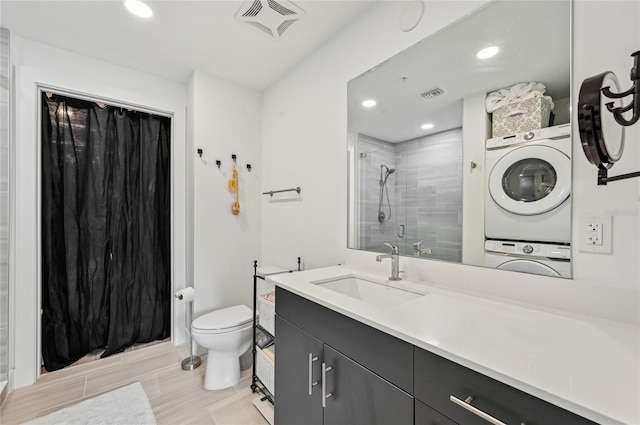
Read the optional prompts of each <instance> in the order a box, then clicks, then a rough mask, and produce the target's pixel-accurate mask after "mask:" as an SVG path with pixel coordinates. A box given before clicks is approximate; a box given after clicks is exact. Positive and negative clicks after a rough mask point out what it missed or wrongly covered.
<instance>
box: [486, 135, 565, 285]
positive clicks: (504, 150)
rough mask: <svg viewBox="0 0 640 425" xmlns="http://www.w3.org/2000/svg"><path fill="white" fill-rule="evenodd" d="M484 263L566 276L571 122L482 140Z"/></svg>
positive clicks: (503, 267) (523, 270)
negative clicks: (483, 166) (484, 178)
mask: <svg viewBox="0 0 640 425" xmlns="http://www.w3.org/2000/svg"><path fill="white" fill-rule="evenodd" d="M485 161H486V168H485V169H486V171H487V179H486V185H485V186H486V189H485V190H486V193H485V265H486V266H488V267H493V268H497V269H502V270H511V271H521V272H527V273H535V274H540V275H545V276H557V277H571V263H570V259H571V249H570V244H571V199H570V194H571V124H563V125H558V126H554V127H547V128H541V129H537V130H532V131H528V132H525V133H518V134H514V135H510V136H505V137H496V138H492V139H488V140H487V144H486V160H485Z"/></svg>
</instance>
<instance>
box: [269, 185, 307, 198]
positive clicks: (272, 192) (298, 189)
mask: <svg viewBox="0 0 640 425" xmlns="http://www.w3.org/2000/svg"><path fill="white" fill-rule="evenodd" d="M301 191H302V189H300V186H298V187H294V188H293V189H282V190H270V191H268V192H262V194H263V195H269V196H273V194H274V193H282V192H296V193H300V192H301Z"/></svg>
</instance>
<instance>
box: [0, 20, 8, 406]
mask: <svg viewBox="0 0 640 425" xmlns="http://www.w3.org/2000/svg"><path fill="white" fill-rule="evenodd" d="M0 90H1V93H0V394H2V395H1V396H0V397H3V396H4V394H5V391H4V390H5V386H6V384H7V374H8V370H9V358H8V352H9V263H8V259H9V243H8V242H9V31H8V30H6V29H4V28H0ZM0 400H1V398H0Z"/></svg>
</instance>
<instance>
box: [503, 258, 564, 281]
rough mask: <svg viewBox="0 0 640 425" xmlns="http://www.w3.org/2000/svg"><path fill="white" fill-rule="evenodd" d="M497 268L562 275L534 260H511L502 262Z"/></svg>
mask: <svg viewBox="0 0 640 425" xmlns="http://www.w3.org/2000/svg"><path fill="white" fill-rule="evenodd" d="M496 269H500V270H508V271H511V272H525V273H531V274H539V275H542V276H552V277H561V275H560V273H558V272H557V271H555V270H554V269H552V268H551V267H549V266H547V265H546V264H542V263H538V262H537V261H532V260H511V261H507V262H506V263H502V264H500V265H499V266H498V267H496Z"/></svg>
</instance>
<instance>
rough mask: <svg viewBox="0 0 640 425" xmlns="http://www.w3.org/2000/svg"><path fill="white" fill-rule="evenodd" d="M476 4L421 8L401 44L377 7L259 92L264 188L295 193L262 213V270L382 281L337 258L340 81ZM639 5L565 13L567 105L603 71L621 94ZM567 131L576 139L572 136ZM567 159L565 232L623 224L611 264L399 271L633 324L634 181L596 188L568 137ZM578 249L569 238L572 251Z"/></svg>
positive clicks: (584, 261)
mask: <svg viewBox="0 0 640 425" xmlns="http://www.w3.org/2000/svg"><path fill="white" fill-rule="evenodd" d="M481 4H482V3H481V2H458V1H456V2H446V1H439V2H434V1H428V2H427V3H426V14H425V17H426V19H423V21H422V22H421V23H420V24H419V25H418V27H417V28H416V29H415V30H414V31H413V32H410V33H408V34H407V33H403V32H401V31H400V30H399V29H398V19H399V16H400V9H401V3H400V2H379V3H376V4H375V5H374V6H373V8H372V9H371V10H369V11H368V12H367V13H366V14H365V15H364V16H363V17H362V18H361V19H360V20H359V21H356V22H354V23H352V24H351V25H350V26H349V28H348V29H347V30H345V31H343V32H342V33H340V34H338V35H337V36H336V37H335V38H334V39H333V40H331V41H330V42H328V43H326V44H325V45H324V46H323V47H322V48H321V49H319V50H318V51H317V52H316V53H315V54H314V55H312V56H310V57H309V58H308V59H307V60H306V61H304V62H303V63H301V64H300V65H299V66H298V67H297V68H296V69H295V70H293V71H291V72H290V73H289V74H288V75H287V76H286V77H285V78H283V79H282V80H281V81H279V82H278V83H277V84H275V85H273V86H272V87H271V88H269V90H267V92H266V93H265V96H264V115H263V116H264V118H263V123H264V124H263V125H264V145H263V152H264V167H265V174H264V187H265V188H279V187H288V186H292V185H300V186H302V194H303V199H302V201H301V202H298V203H290V204H284V203H283V204H280V205H272V204H267V203H264V204H263V244H262V258H263V260H264V261H265V262H274V263H283V262H287V261H290V259H291V258H293V257H295V256H298V255H302V256H303V258H304V259H305V261H306V264H307V266H308V267H321V266H327V265H333V264H338V263H343V262H345V260H346V261H348V262H349V263H352V264H356V265H360V266H362V267H367V268H369V269H372V270H378V268H380V267H382V269H379V270H380V271H381V273H386V272H388V270H387V268H388V265H380V264H377V263H376V262H375V260H374V254H371V253H362V252H358V251H353V250H347V249H346V248H345V247H346V235H347V231H346V226H345V223H346V206H347V184H346V177H347V176H346V170H347V160H346V135H347V132H346V129H347V123H346V115H347V114H346V92H347V91H346V84H347V81H348V80H350V79H351V78H354V77H356V76H357V75H359V74H361V73H362V72H364V71H366V70H367V69H369V68H371V67H373V66H375V65H376V64H378V63H380V62H382V61H383V60H385V59H387V58H388V57H390V56H392V55H393V54H395V53H397V52H399V51H401V50H403V49H405V48H407V47H409V46H410V45H412V44H413V43H415V42H417V41H419V40H420V39H422V38H424V37H426V36H428V35H430V34H432V33H433V32H434V31H435V30H437V29H439V28H441V27H443V26H444V25H446V24H448V23H450V22H452V21H453V20H455V19H457V18H460V17H462V16H464V15H465V14H466V13H468V12H469V11H471V10H473V9H475V8H477V7H480V5H481ZM638 4H639V3H638V1H622V2H611V1H607V2H589V1H581V0H579V1H577V2H576V3H575V10H574V16H575V41H574V60H575V62H574V63H575V66H574V81H573V90H574V93H576V94H577V92H578V89H579V86H580V84H581V81H582V79H584V78H585V77H587V76H591V75H593V74H595V73H598V72H602V71H605V70H606V69H604V68H612V69H614V70H615V71H616V72H617V73H618V75H619V77H620V78H621V79H622V80H623V81H624V82H625V84H623V85H624V86H625V88H627V87H628V85H629V81H628V75H629V69H630V67H631V65H632V64H631V61H630V58H629V55H630V54H631V53H632V52H633V51H635V50H637V48H638V46H637V40H638V39H640V37H639V36H638V31H639V29H638V28H640V26H639V25H638V20H639V16H640V13H639V11H638ZM603 17H606V19H603ZM616 19H618V20H616ZM607 26H612V27H613V26H615V28H608V27H607ZM592 33H593V34H592ZM634 49H635V50H634ZM574 96H575V95H574ZM574 119H575V111H574ZM639 128H640V126H639V125H636V126H635V128H632V129H629V130H631V131H629V133H630V134H629V135H630V137H629V138H628V140H629V141H630V142H629V147H628V150H629V151H628V153H627V154H626V155H625V157H624V158H623V161H624V162H625V164H624V165H623V164H622V163H621V164H620V165H616V166H615V167H614V170H615V172H625V171H637V170H639V169H640V161H639V155H638V143H637V141H638V140H639V139H640V138H639V137H638V129H639ZM574 131H575V134H576V135H577V127H575V126H574ZM632 144H635V147H631V146H630V145H632ZM574 157H575V158H576V159H575V161H574V176H575V178H574V193H573V202H574V206H575V208H574V223H577V217H579V216H580V215H582V214H584V213H585V212H588V213H592V212H603V211H602V210H603V206H610V207H611V208H618V209H620V210H621V211H623V212H624V213H623V214H619V215H617V216H615V217H614V229H615V234H614V240H613V250H614V251H613V252H614V255H596V254H587V253H581V252H579V251H578V250H577V249H574V250H573V253H574V265H575V268H574V276H575V278H574V279H573V280H566V279H551V278H543V277H539V276H533V275H524V274H518V273H511V272H504V271H496V270H490V269H484V268H476V267H473V268H472V267H470V266H462V265H456V264H448V263H441V262H433V261H424V260H422V261H419V260H414V259H411V258H407V259H403V260H402V262H403V263H404V268H405V269H406V270H407V272H408V275H409V277H415V278H419V279H425V280H428V281H430V282H435V283H437V284H439V285H442V286H447V287H450V288H458V289H460V290H465V291H474V292H479V293H483V294H485V295H487V296H492V297H507V298H509V299H510V300H511V301H512V302H518V303H536V304H539V305H542V306H547V307H549V308H553V309H561V310H568V311H574V312H579V313H586V314H593V315H597V316H602V317H608V318H613V319H617V320H624V321H629V322H634V323H637V322H638V320H639V317H640V315H639V314H638V312H639V308H638V303H639V297H638V292H639V286H640V285H639V268H638V257H639V254H640V253H639V248H638V235H639V233H640V231H639V219H638V204H637V202H638V184H639V182H640V180H638V179H636V180H632V181H628V182H619V183H613V184H611V185H609V186H607V187H606V188H598V187H596V185H595V175H596V169H595V167H593V166H590V165H588V164H586V163H585V162H586V161H585V159H584V155H583V153H582V150H581V145H580V141H579V138H578V137H574ZM613 174H615V173H613ZM577 240H578V235H577V234H575V233H574V239H573V243H574V246H575V244H576V242H577Z"/></svg>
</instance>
